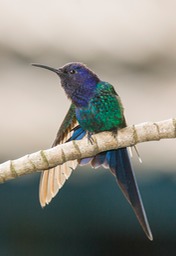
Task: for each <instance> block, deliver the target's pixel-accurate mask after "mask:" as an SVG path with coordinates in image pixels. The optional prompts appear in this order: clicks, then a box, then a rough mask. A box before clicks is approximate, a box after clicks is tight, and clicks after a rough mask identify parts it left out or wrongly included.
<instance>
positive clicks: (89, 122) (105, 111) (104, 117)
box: [76, 95, 124, 132]
mask: <svg viewBox="0 0 176 256" xmlns="http://www.w3.org/2000/svg"><path fill="white" fill-rule="evenodd" d="M76 118H77V120H78V122H79V124H80V126H81V127H82V128H83V129H84V130H86V131H89V132H101V131H108V130H112V129H115V128H119V127H120V126H121V125H122V123H123V121H124V118H123V113H122V109H121V107H120V105H119V102H118V101H117V98H116V97H113V96H111V95H106V96H104V95H103V96H101V95H97V96H96V97H94V98H93V99H91V100H90V102H89V104H88V105H87V106H86V107H80V108H76Z"/></svg>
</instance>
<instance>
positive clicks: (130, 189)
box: [69, 126, 153, 240]
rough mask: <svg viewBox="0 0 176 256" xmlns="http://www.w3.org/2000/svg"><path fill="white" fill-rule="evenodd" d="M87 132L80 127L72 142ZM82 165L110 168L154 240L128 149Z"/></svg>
mask: <svg viewBox="0 0 176 256" xmlns="http://www.w3.org/2000/svg"><path fill="white" fill-rule="evenodd" d="M85 134H86V132H85V131H84V130H83V129H82V128H81V127H80V126H78V127H77V128H76V129H75V130H74V133H73V135H72V136H71V138H70V139H69V141H70V140H80V139H82V138H83V137H84V136H85ZM78 163H79V164H80V165H86V164H88V163H91V166H92V167H93V168H98V167H100V166H103V167H105V168H109V169H110V170H111V172H112V173H113V174H114V175H115V177H116V179H117V183H118V185H119V187H120V189H121V190H122V192H123V194H124V195H125V197H126V199H127V201H128V202H129V203H130V205H131V206H132V208H133V210H134V212H135V214H136V217H137V219H138V221H139V223H140V225H141V226H142V228H143V230H144V232H145V234H146V235H147V237H148V238H149V239H150V240H153V237H152V233H151V230H150V226H149V223H148V220H147V216H146V213H145V209H144V206H143V203H142V199H141V195H140V192H139V189H138V185H137V182H136V178H135V174H134V172H133V169H132V167H131V163H130V159H129V156H128V151H127V148H121V149H117V150H110V151H107V152H102V153H100V154H98V155H96V156H94V157H88V158H84V159H80V160H78Z"/></svg>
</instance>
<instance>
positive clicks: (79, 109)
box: [32, 62, 153, 240]
mask: <svg viewBox="0 0 176 256" xmlns="http://www.w3.org/2000/svg"><path fill="white" fill-rule="evenodd" d="M32 65H33V66H36V67H40V68H45V69H48V70H50V71H53V72H54V73H56V74H57V75H58V76H59V78H60V81H61V86H62V87H63V89H64V90H65V93H66V95H67V97H68V98H69V99H70V100H71V106H70V108H69V110H68V113H67V114H66V117H65V119H64V121H63V122H62V124H61V127H60V129H59V131H58V133H57V136H56V139H55V141H54V143H53V146H56V145H58V144H61V143H64V142H66V141H71V140H80V139H82V138H83V137H84V136H85V135H86V134H89V136H91V134H93V133H98V132H101V131H112V132H114V131H117V130H118V129H120V128H123V127H125V126H126V121H125V117H124V109H123V106H122V103H121V100H120V97H119V95H118V94H117V93H116V91H115V89H114V87H113V86H112V85H111V84H110V83H108V82H104V81H102V80H100V78H99V77H98V76H97V75H96V74H95V73H94V72H93V71H91V70H90V69H89V68H88V67H86V66H85V65H84V64H82V63H77V62H73V63H68V64H66V65H65V66H63V67H61V68H58V69H56V68H52V67H49V66H45V65H40V64H32ZM88 163H90V164H91V166H92V167H93V168H97V167H99V166H103V167H105V168H109V169H110V171H111V172H112V174H113V175H114V176H115V178H116V180H117V183H118V185H119V187H120V189H121V190H122V192H123V194H124V196H125V198H126V199H127V201H128V202H129V203H130V205H131V207H132V208H133V210H134V212H135V214H136V217H137V219H138V221H139V223H140V225H141V226H142V228H143V230H144V232H145V234H146V235H147V237H148V238H149V239H150V240H152V239H153V238H152V233H151V230H150V226H149V224H148V220H147V216H146V213H145V209H144V206H143V203H142V199H141V196H140V192H139V189H138V185H137V182H136V178H135V174H134V172H133V169H132V166H131V163H130V159H129V155H128V151H127V148H120V149H117V150H109V151H106V152H102V153H99V154H98V155H96V156H94V157H89V158H85V159H79V160H74V161H69V162H66V163H64V164H63V165H60V166H56V167H54V168H51V169H49V170H45V171H44V172H42V174H41V179H40V188H39V198H40V203H41V206H42V207H44V206H45V205H46V204H48V203H49V202H50V201H51V199H52V198H53V197H54V196H55V195H56V194H57V192H58V191H59V189H60V188H61V187H62V186H63V184H64V182H65V181H66V179H68V178H69V176H70V174H71V172H72V170H73V169H75V167H76V166H77V164H79V165H86V164H88Z"/></svg>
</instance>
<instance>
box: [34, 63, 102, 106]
mask: <svg viewBox="0 0 176 256" xmlns="http://www.w3.org/2000/svg"><path fill="white" fill-rule="evenodd" d="M32 65H33V66H36V67H40V68H45V69H48V70H50V71H53V72H55V73H56V74H57V75H58V76H59V77H60V79H61V85H62V87H63V88H64V90H65V92H66V94H67V96H68V97H69V98H71V99H72V100H73V101H75V99H76V98H77V97H79V96H80V95H81V96H83V95H86V96H87V97H88V98H89V96H90V97H91V95H92V93H93V91H94V89H95V88H96V85H97V83H98V82H99V81H100V79H99V78H98V77H97V75H96V74H95V73H93V72H92V71H91V70H90V69H89V68H87V67H86V66H85V65H84V64H82V63H79V62H72V63H68V64H66V65H64V66H63V67H61V68H58V69H56V68H52V67H49V66H45V65H41V64H32ZM75 103H76V102H75Z"/></svg>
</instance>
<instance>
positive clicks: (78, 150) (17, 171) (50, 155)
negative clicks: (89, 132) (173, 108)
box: [0, 118, 176, 183]
mask: <svg viewBox="0 0 176 256" xmlns="http://www.w3.org/2000/svg"><path fill="white" fill-rule="evenodd" d="M92 138H93V141H94V143H93V144H91V143H90V142H89V141H88V139H87V138H84V139H82V140H77V141H71V142H68V143H65V144H62V145H58V146H56V147H54V148H50V149H47V150H40V151H38V152H35V153H32V154H30V155H25V156H23V157H21V158H19V159H16V160H9V161H7V162H5V163H2V164H0V182H1V183H3V182H5V181H7V180H10V179H14V178H17V177H19V176H22V175H26V174H29V173H33V172H36V171H43V170H46V169H48V168H51V167H54V166H56V165H59V164H63V163H64V162H66V161H69V160H74V159H81V158H85V157H90V156H94V155H96V154H98V153H100V152H102V151H106V150H111V149H117V148H122V147H129V146H134V145H135V144H138V143H142V142H146V141H158V140H161V139H169V138H176V118H175V119H169V120H164V121H160V122H155V123H151V122H147V123H142V124H138V125H131V126H128V127H126V128H124V129H121V130H119V131H118V133H117V136H115V135H114V134H112V132H101V133H98V134H95V135H93V137H92Z"/></svg>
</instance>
